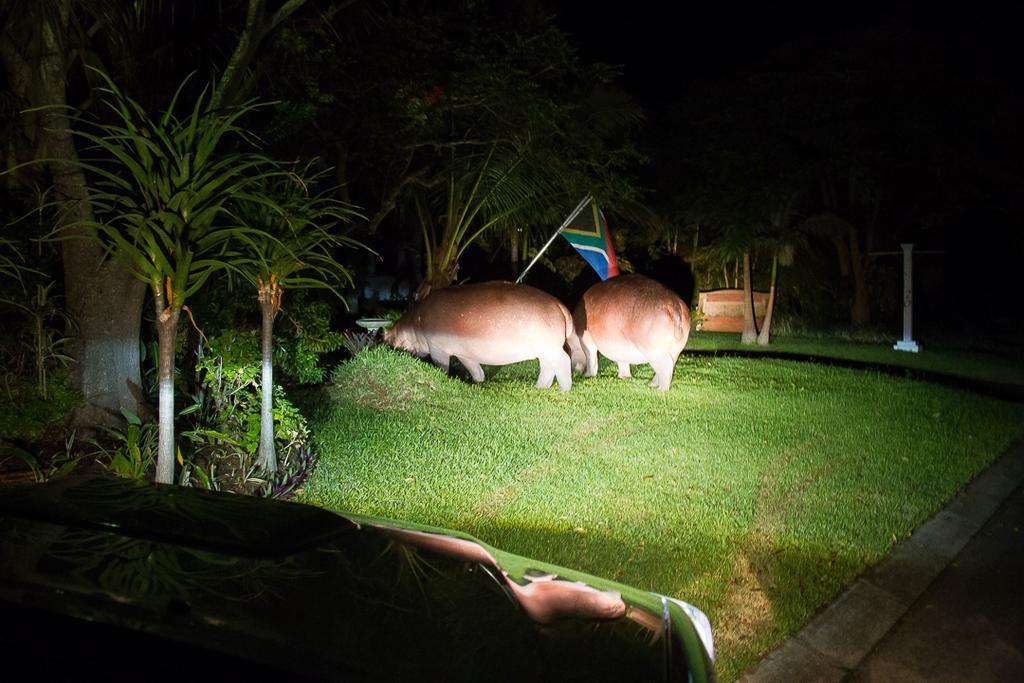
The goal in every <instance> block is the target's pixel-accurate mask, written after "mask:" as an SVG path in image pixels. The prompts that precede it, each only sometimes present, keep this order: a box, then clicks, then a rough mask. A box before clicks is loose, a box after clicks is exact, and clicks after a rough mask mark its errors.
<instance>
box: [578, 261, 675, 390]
mask: <svg viewBox="0 0 1024 683" xmlns="http://www.w3.org/2000/svg"><path fill="white" fill-rule="evenodd" d="M573 320H574V321H575V323H576V334H577V335H579V338H580V341H581V342H582V344H583V352H584V353H585V354H586V364H587V366H586V373H585V376H587V377H593V376H594V375H596V374H597V352H598V351H600V352H601V354H602V355H604V356H605V357H607V358H609V359H611V360H613V361H615V362H616V363H618V365H619V377H631V376H632V375H631V374H630V372H629V366H630V364H631V363H650V364H651V367H652V368H654V379H653V380H651V386H652V387H658V389H660V390H661V391H668V388H669V386H671V384H672V371H673V370H674V369H675V365H676V359H677V358H679V354H680V353H681V352H682V350H683V347H684V346H686V340H687V338H688V337H689V336H690V309H689V307H687V305H686V304H685V303H683V300H682V299H680V298H679V297H678V296H676V294H675V293H674V292H672V290H670V289H668V288H667V287H665V286H663V285H661V284H659V283H658V282H655V281H654V280H652V279H650V278H649V277H644V276H643V275H620V276H618V277H613V278H609V279H608V280H605V281H604V282H599V283H597V284H596V285H594V286H593V287H591V288H590V289H588V290H587V291H586V293H585V294H584V295H583V299H581V300H580V303H579V304H578V305H577V306H576V310H575V311H574V312H573Z"/></svg>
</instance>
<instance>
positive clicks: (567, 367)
mask: <svg viewBox="0 0 1024 683" xmlns="http://www.w3.org/2000/svg"><path fill="white" fill-rule="evenodd" d="M538 360H539V361H540V376H539V377H537V385H536V386H537V388H538V389H547V388H548V387H550V386H551V383H552V381H553V380H554V379H555V378H556V377H557V378H558V388H559V389H561V390H562V391H569V389H571V388H572V361H571V360H570V359H569V355H568V354H567V353H566V352H565V351H562V350H561V349H559V350H558V352H557V353H552V354H551V355H550V356H542V357H540V358H538Z"/></svg>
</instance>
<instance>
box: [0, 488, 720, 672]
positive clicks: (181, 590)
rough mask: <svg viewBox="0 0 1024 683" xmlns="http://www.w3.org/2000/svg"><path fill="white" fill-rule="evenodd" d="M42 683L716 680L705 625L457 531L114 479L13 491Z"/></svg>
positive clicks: (687, 609)
mask: <svg viewBox="0 0 1024 683" xmlns="http://www.w3.org/2000/svg"><path fill="white" fill-rule="evenodd" d="M0 614H2V615H3V618H2V619H0V622H2V626H0V651H3V653H4V660H5V661H6V662H10V661H19V662H22V663H28V664H29V668H28V669H27V670H28V671H29V672H32V673H33V674H34V675H33V677H34V678H35V679H37V680H43V679H49V678H53V677H54V676H56V677H57V678H66V677H69V676H72V675H73V676H75V677H76V678H80V679H82V680H87V679H90V678H92V677H107V678H110V677H114V678H118V677H120V676H122V675H125V674H128V673H132V672H135V673H137V674H138V675H139V676H141V677H142V679H144V680H171V679H176V680H182V678H183V677H184V678H185V679H186V680H193V679H196V678H199V679H208V678H223V676H224V675H229V676H231V678H232V679H234V678H236V677H237V678H240V677H242V676H249V675H255V676H257V677H259V678H261V679H262V678H270V677H273V678H277V679H284V680H374V681H388V680H409V679H418V680H445V681H458V680H488V681H494V680H516V681H546V680H549V681H573V680H580V681H582V680H586V681H595V680H616V681H622V680H672V681H686V680H689V681H712V680H714V665H713V650H712V646H711V633H710V626H709V625H708V622H707V618H706V617H705V616H704V615H703V614H702V613H701V612H700V611H699V610H697V609H696V608H693V607H692V606H690V605H686V604H685V603H682V602H679V601H677V600H673V599H671V598H667V597H665V596H661V595H658V594H655V593H649V592H645V591H640V590H637V589H633V588H630V587H628V586H623V585H621V584H618V583H615V582H611V581H606V580H602V579H598V578H596V577H592V576H587V575H584V574H581V573H578V572H573V571H570V570H567V569H563V568H560V567H555V566H553V565H549V564H546V563H543V562H539V561H536V560H532V559H529V558H524V557H520V556H517V555H512V554H510V553H504V552H501V551H499V550H496V549H494V548H491V547H488V546H486V545H484V544H482V543H479V542H478V541H476V540H475V539H472V538H471V537H468V536H465V535H462V534H458V533H457V532H453V531H448V530H435V529H426V528H422V527H416V526H414V525H407V524H403V523H398V522H394V521H389V520H384V519H377V518H369V517H354V516H351V517H350V516H341V515H337V514H334V513H331V512H328V511H326V510H322V509H320V508H315V507H311V506H307V505H301V504H297V503H289V502H282V501H273V500H264V499H258V498H251V497H244V496H235V495H230V494H218V493H211V492H205V491H199V490H195V489H189V488H182V487H172V486H161V485H156V484H148V483H144V482H138V481H127V480H119V479H107V478H83V479H72V478H66V479H62V480H58V481H54V482H50V483H46V484H38V485H27V486H19V487H10V488H0Z"/></svg>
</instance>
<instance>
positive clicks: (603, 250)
mask: <svg viewBox="0 0 1024 683" xmlns="http://www.w3.org/2000/svg"><path fill="white" fill-rule="evenodd" d="M562 236H563V237H565V239H567V240H569V243H570V244H571V245H572V246H573V247H575V249H576V251H578V252H579V253H580V256H582V257H583V259H584V260H585V261H586V262H587V263H589V264H590V267H591V268H593V269H594V270H595V271H596V272H597V274H598V276H599V277H600V278H601V279H602V280H607V279H608V278H610V277H615V276H616V275H618V274H619V264H618V263H617V262H616V260H615V247H614V246H613V245H612V236H611V233H609V232H608V223H607V222H606V221H605V219H604V213H603V212H602V211H601V209H600V207H598V205H597V203H596V202H595V201H594V200H592V199H591V200H590V202H589V203H588V204H587V206H585V207H583V210H582V211H580V212H579V213H578V214H576V216H575V217H574V218H573V219H572V220H571V221H569V223H568V225H566V226H565V228H564V229H563V230H562Z"/></svg>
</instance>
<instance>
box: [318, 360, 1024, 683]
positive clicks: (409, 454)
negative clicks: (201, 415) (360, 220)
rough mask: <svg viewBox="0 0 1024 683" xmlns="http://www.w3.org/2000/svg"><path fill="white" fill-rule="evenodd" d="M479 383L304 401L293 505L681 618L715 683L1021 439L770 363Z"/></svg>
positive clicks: (428, 370) (882, 384)
mask: <svg viewBox="0 0 1024 683" xmlns="http://www.w3.org/2000/svg"><path fill="white" fill-rule="evenodd" d="M487 370H488V381H487V382H485V383H484V384H481V385H475V386H474V385H470V384H468V383H466V382H464V381H462V380H461V379H459V378H456V377H448V376H445V375H444V374H443V373H442V372H441V371H440V370H439V369H437V368H435V367H432V366H430V365H428V364H426V363H424V362H422V361H419V360H416V359H414V358H411V357H409V356H407V355H403V354H400V353H397V352H394V351H392V350H390V349H387V348H384V347H377V348H374V349H371V350H369V351H366V352H363V353H361V354H359V355H358V356H356V357H355V358H354V359H353V360H351V361H349V362H348V363H346V364H344V365H343V366H342V367H341V368H340V369H339V372H338V373H337V374H336V381H335V382H334V383H333V384H332V385H331V386H329V387H327V388H325V389H324V390H322V391H321V392H320V393H319V394H317V395H315V396H308V397H307V400H306V406H307V409H308V411H309V413H310V418H311V419H310V421H311V427H312V429H313V433H314V435H315V439H316V444H317V447H318V448H319V452H320V463H319V465H318V467H317V469H316V471H315V472H314V474H313V476H312V477H311V479H310V480H309V481H308V483H307V485H306V486H305V489H304V491H303V492H302V493H301V495H300V500H302V501H304V502H308V503H314V504H317V505H321V506H324V507H327V508H331V509H335V510H339V511H350V512H355V513H361V514H371V515H381V516H385V517H390V518H395V519H403V520H409V521H415V522H418V523H421V524H429V525H437V526H444V527H449V528H455V529H459V530H462V531H465V532H468V533H470V534H473V535H475V536H477V537H478V538H480V539H482V540H484V541H486V542H488V543H491V544H493V545H495V546H497V547H499V548H502V549H504V550H508V551H511V552H514V553H519V554H523V555H528V556H533V557H536V558H539V559H544V560H546V561H549V562H553V563H555V564H559V565H563V566H566V567H572V568H575V569H580V570H583V571H586V572H589V573H592V574H596V575H600V576H605V577H608V578H612V579H615V580H618V581H621V582H624V583H627V584H630V585H633V586H636V587H638V588H642V589H645V590H652V591H657V592H661V593H667V594H671V595H674V596H677V597H679V598H681V599H683V600H686V601H688V602H691V603H693V604H695V605H696V606H698V607H700V608H701V609H702V610H704V611H705V612H706V613H707V614H708V616H709V617H710V619H711V622H712V625H713V628H714V632H715V641H716V647H717V660H718V661H717V665H718V672H719V675H720V677H721V678H722V680H725V681H729V680H732V679H734V678H735V677H736V676H737V675H738V674H739V673H740V672H742V670H743V669H744V668H746V667H747V666H748V665H750V664H751V663H752V662H753V661H755V660H756V659H757V657H758V656H760V655H761V654H762V653H764V652H765V651H767V650H768V649H770V648H771V647H772V646H773V645H774V644H776V643H777V642H779V641H780V640H781V639H782V638H784V637H785V636H787V635H790V634H792V633H793V632H795V631H796V630H797V629H799V627H800V626H801V625H802V624H803V623H804V622H806V621H807V619H808V618H810V617H811V616H812V615H813V614H814V613H815V612H816V611H817V610H819V609H820V608H821V607H822V606H824V605H825V604H827V603H828V602H829V601H830V600H831V599H832V598H834V597H835V596H836V595H837V594H838V593H839V592H840V591H841V590H842V589H843V588H844V587H845V586H847V585H848V584H849V583H850V582H851V581H852V580H853V579H854V578H855V577H856V576H857V575H858V574H860V573H861V572H862V571H863V570H864V569H865V568H866V567H868V566H869V565H871V564H873V563H875V562H876V561H878V560H879V559H880V558H881V557H882V556H883V555H884V554H885V553H886V551H887V550H888V549H889V548H890V547H891V546H892V545H893V544H894V543H895V542H896V541H897V540H899V539H901V538H903V537H905V536H907V535H908V534H910V533H911V531H912V530H913V529H914V528H915V527H916V526H918V525H919V524H920V523H921V522H923V521H924V520H926V519H927V518H928V517H930V516H931V515H932V514H934V513H935V512H936V511H937V510H938V509H940V507H941V506H942V504H943V503H944V502H945V501H947V500H948V499H949V498H951V497H952V496H953V495H954V494H955V493H956V492H957V491H958V490H959V489H961V488H962V487H963V486H964V485H965V484H966V483H967V482H968V481H969V480H970V479H971V478H972V477H973V476H974V475H976V474H977V473H978V472H979V471H981V470H982V469H984V467H985V466H986V465H988V464H989V463H991V462H992V461H993V460H994V459H995V458H996V457H998V455H999V454H1000V453H1001V452H1002V451H1003V450H1004V449H1005V448H1006V447H1007V446H1008V445H1009V444H1010V443H1011V442H1012V441H1013V439H1015V438H1016V437H1018V436H1019V435H1020V433H1021V425H1022V418H1024V406H1021V405H1019V404H1013V403H1007V402H1003V401H998V400H995V399H990V398H984V397H979V396H975V395H972V394H968V393H965V392H962V391H958V390H954V389H950V388H946V387H940V386H934V385H929V384H926V383H923V382H918V381H914V380H908V379H902V378H895V377H891V376H887V375H882V374H879V373H877V372H870V371H857V370H850V369H844V368H837V367H827V366H819V365H815V364H810V363H800V362H794V361H786V360H773V359H764V358H762V359H742V358H730V357H717V358H716V357H696V356H687V355H686V354H685V353H684V355H683V357H682V358H681V359H680V361H679V363H678V365H677V368H676V374H675V380H674V383H673V385H672V389H671V390H670V391H669V392H667V393H660V392H657V391H655V390H653V389H651V388H650V387H648V386H647V381H648V380H650V378H651V376H652V373H651V371H650V369H649V368H648V367H647V366H639V367H636V368H635V369H634V376H635V379H633V380H619V379H617V378H616V377H615V368H614V367H613V366H612V365H610V364H609V365H605V366H602V371H601V373H600V374H599V376H598V377H596V378H593V379H582V378H576V380H575V382H574V384H573V388H572V391H570V392H568V393H562V392H559V391H557V390H554V389H552V390H547V391H545V390H539V389H535V388H534V387H533V383H534V381H535V379H536V373H537V364H536V363H535V362H534V363H521V364H518V365H515V366H509V367H505V368H488V369H487Z"/></svg>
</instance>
